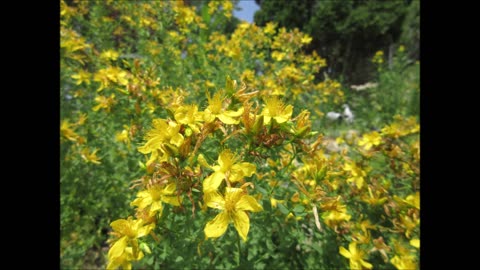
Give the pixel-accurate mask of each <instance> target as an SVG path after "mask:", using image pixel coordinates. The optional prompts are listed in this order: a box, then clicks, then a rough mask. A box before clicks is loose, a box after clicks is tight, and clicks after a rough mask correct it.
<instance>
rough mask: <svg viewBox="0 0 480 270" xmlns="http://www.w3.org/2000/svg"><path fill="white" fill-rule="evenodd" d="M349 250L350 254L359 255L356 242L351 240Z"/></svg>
mask: <svg viewBox="0 0 480 270" xmlns="http://www.w3.org/2000/svg"><path fill="white" fill-rule="evenodd" d="M348 250H349V251H350V254H351V255H352V256H353V257H355V255H357V243H356V242H350V244H349V245H348Z"/></svg>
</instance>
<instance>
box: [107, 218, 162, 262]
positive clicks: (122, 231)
mask: <svg viewBox="0 0 480 270" xmlns="http://www.w3.org/2000/svg"><path fill="white" fill-rule="evenodd" d="M143 224H144V221H143V220H141V219H138V220H133V219H132V218H131V217H129V218H128V219H118V220H115V221H113V222H112V223H110V226H111V227H112V229H113V233H112V234H113V235H116V236H117V237H118V239H117V240H116V241H115V243H114V244H113V245H112V246H111V247H110V250H109V251H108V260H109V266H111V267H112V268H115V267H117V266H118V265H125V266H128V263H127V262H126V261H130V260H140V259H141V258H142V257H143V253H142V251H141V250H140V249H139V248H138V240H137V238H141V237H143V236H145V235H147V234H149V233H150V231H151V230H152V229H153V228H154V226H155V224H153V223H152V224H148V225H145V226H144V225H143ZM107 268H109V267H107Z"/></svg>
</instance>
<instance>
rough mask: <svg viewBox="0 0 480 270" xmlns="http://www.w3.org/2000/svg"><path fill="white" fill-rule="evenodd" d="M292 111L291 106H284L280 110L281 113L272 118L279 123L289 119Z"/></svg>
mask: <svg viewBox="0 0 480 270" xmlns="http://www.w3.org/2000/svg"><path fill="white" fill-rule="evenodd" d="M292 113H293V106H292V105H288V106H287V107H286V108H285V110H284V111H283V112H282V114H281V115H278V116H275V117H274V119H275V121H277V123H279V124H281V123H283V122H286V121H288V120H290V118H291V117H292Z"/></svg>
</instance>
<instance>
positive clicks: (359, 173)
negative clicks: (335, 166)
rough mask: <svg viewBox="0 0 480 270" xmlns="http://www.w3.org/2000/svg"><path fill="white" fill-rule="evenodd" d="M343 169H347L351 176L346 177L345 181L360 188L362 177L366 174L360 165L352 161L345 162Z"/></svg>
mask: <svg viewBox="0 0 480 270" xmlns="http://www.w3.org/2000/svg"><path fill="white" fill-rule="evenodd" d="M343 169H344V170H345V171H349V172H350V174H351V177H349V178H348V179H347V182H350V183H352V182H353V183H355V185H356V186H357V188H359V189H360V188H362V186H363V182H364V177H365V176H366V175H367V174H366V173H365V172H364V171H363V170H362V169H361V168H360V167H358V166H357V165H356V164H355V163H354V162H347V163H346V164H345V166H344V167H343Z"/></svg>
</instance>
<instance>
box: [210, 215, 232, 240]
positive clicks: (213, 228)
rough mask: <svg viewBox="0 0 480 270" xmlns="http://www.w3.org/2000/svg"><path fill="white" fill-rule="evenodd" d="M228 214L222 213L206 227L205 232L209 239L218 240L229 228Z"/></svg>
mask: <svg viewBox="0 0 480 270" xmlns="http://www.w3.org/2000/svg"><path fill="white" fill-rule="evenodd" d="M228 222H229V218H228V214H227V213H225V212H221V213H220V214H218V215H217V216H216V217H215V218H214V219H213V220H211V221H209V222H208V223H207V225H206V226H205V229H204V232H205V236H207V238H210V237H213V238H217V237H220V236H222V235H223V234H224V233H225V231H226V230H227V227H228Z"/></svg>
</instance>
